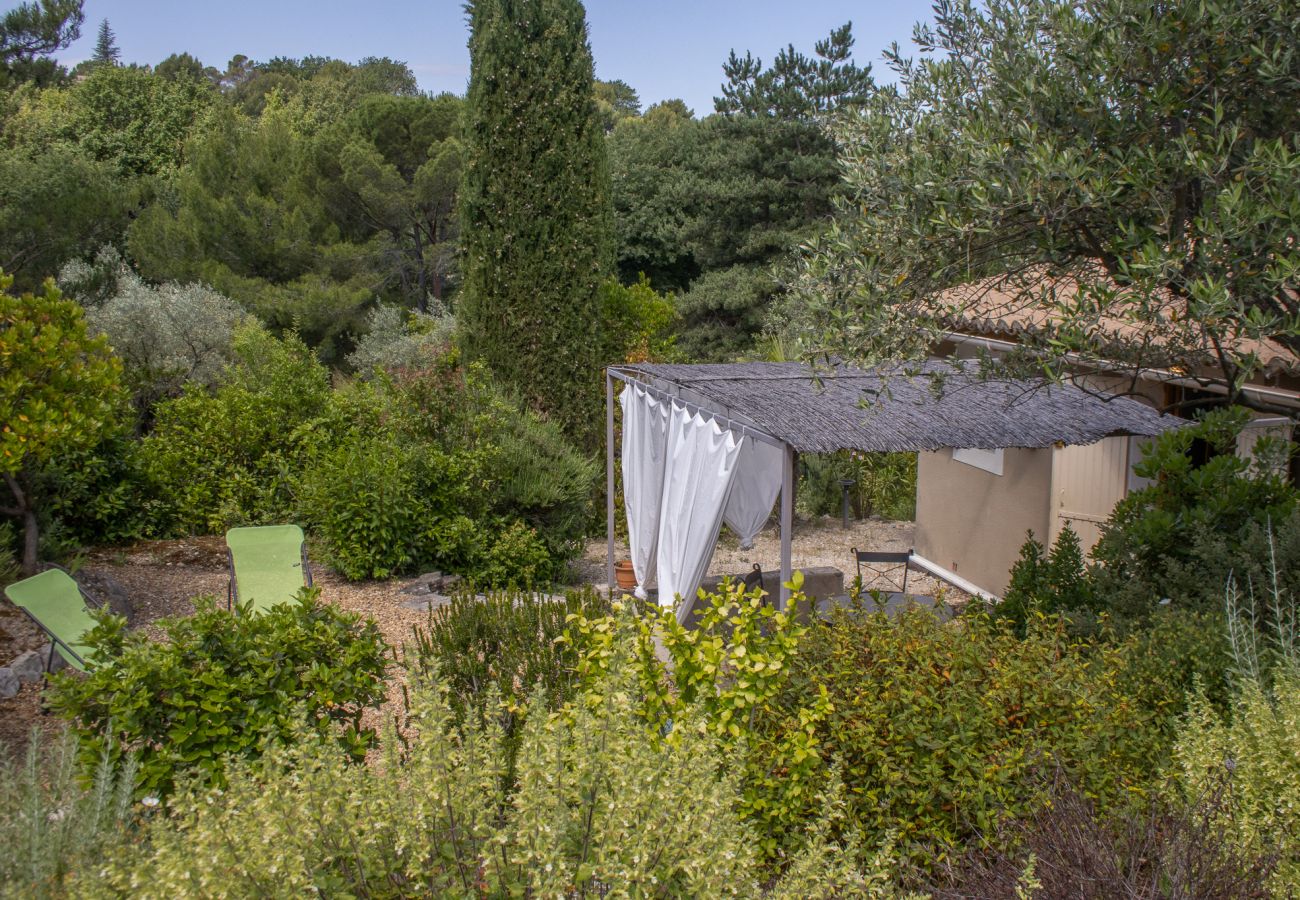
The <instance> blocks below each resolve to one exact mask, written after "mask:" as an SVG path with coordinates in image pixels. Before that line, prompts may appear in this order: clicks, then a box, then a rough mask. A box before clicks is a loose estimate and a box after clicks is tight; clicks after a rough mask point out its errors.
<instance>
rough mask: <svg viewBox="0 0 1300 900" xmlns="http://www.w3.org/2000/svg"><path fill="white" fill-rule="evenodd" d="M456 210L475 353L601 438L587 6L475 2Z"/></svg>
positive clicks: (605, 207)
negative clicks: (463, 158)
mask: <svg viewBox="0 0 1300 900" xmlns="http://www.w3.org/2000/svg"><path fill="white" fill-rule="evenodd" d="M466 9H467V11H468V13H469V21H470V84H469V92H468V94H467V97H466V106H467V117H466V124H465V170H464V171H465V174H464V183H463V186H462V196H461V205H460V216H461V223H462V229H463V236H462V241H463V244H462V247H463V250H462V252H463V254H464V293H463V296H462V297H461V300H460V305H459V308H458V310H457V313H458V316H459V318H460V320H461V322H462V324H463V325H464V326H465V338H466V347H467V350H468V351H469V352H470V354H471V355H472V356H474V357H476V358H481V359H482V360H484V361H485V362H486V363H487V364H488V367H489V368H490V369H491V370H492V371H493V372H494V373H495V374H496V375H498V376H499V377H500V378H501V379H502V381H503V383H504V384H505V385H506V386H507V387H508V388H510V389H511V390H513V391H515V392H516V393H518V394H519V395H520V396H521V397H523V398H524V399H525V400H526V401H527V402H528V404H529V405H530V406H532V407H533V408H535V409H539V410H542V411H544V412H546V413H547V414H549V415H550V416H552V417H553V418H554V419H555V421H557V422H559V423H560V424H561V425H562V426H563V427H564V429H565V431H566V432H567V433H568V434H570V435H572V436H574V437H576V438H579V439H580V440H581V442H582V443H583V444H585V445H588V446H591V445H594V444H595V435H596V434H597V433H598V429H597V428H596V424H595V423H596V422H597V421H598V419H597V416H596V414H595V412H596V410H597V408H598V407H597V403H598V400H599V397H600V391H599V384H600V381H599V371H600V367H601V364H602V363H604V362H606V360H602V359H601V358H600V356H599V351H600V349H601V336H600V324H601V323H600V301H599V297H598V291H599V288H600V283H601V281H602V279H603V278H604V277H605V276H607V275H609V274H610V273H611V271H612V269H613V245H612V242H611V229H610V224H611V223H610V216H611V212H612V209H611V206H610V184H609V170H608V166H607V163H606V159H605V138H604V132H603V130H602V129H601V126H600V123H599V121H598V119H597V115H596V104H595V100H594V98H593V94H592V61H591V48H590V46H589V45H588V43H587V23H586V19H585V13H584V10H583V7H582V3H581V2H579V0H472V2H470V3H469V4H468V5H467V6H466Z"/></svg>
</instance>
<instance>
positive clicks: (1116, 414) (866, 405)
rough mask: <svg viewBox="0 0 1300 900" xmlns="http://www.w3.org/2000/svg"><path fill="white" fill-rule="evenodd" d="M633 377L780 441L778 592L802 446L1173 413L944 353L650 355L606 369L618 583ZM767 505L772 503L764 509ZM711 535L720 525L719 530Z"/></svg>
mask: <svg viewBox="0 0 1300 900" xmlns="http://www.w3.org/2000/svg"><path fill="white" fill-rule="evenodd" d="M615 382H623V383H624V384H625V385H627V386H629V387H632V386H635V387H636V388H639V389H641V390H643V391H645V392H646V393H648V394H649V395H651V396H653V397H655V398H656V399H657V400H659V401H660V402H663V403H667V404H670V405H671V406H672V408H674V409H676V408H679V407H680V408H684V409H685V410H687V411H688V412H690V413H691V414H693V415H696V414H697V415H699V416H701V417H703V418H705V419H708V420H712V421H713V422H715V423H716V424H717V426H718V427H719V428H722V429H725V430H730V431H731V432H733V434H736V435H738V436H740V437H741V438H742V439H750V440H753V441H757V442H761V443H764V444H768V445H771V446H773V447H776V448H779V450H780V451H781V457H780V458H781V460H782V462H781V489H780V534H781V584H782V587H781V592H780V606H781V607H782V608H784V606H785V604H786V601H787V599H788V595H789V591H788V589H787V588H786V587H785V583H786V582H788V581H789V580H790V576H791V574H792V570H791V556H792V548H791V538H792V524H793V519H794V471H795V456H796V454H797V453H829V452H834V451H837V450H857V451H862V452H915V451H923V450H937V449H941V448H945V447H953V448H974V449H984V450H995V449H1001V448H1045V447H1052V446H1061V445H1067V444H1091V443H1094V442H1096V441H1099V440H1101V439H1102V438H1106V437H1112V436H1138V437H1154V436H1156V435H1158V434H1160V433H1162V432H1164V431H1166V430H1169V429H1170V428H1174V427H1178V424H1179V422H1178V420H1174V419H1172V418H1170V417H1167V416H1161V415H1160V414H1159V413H1157V412H1156V411H1155V410H1152V409H1150V408H1149V407H1147V406H1144V405H1143V404H1141V403H1139V402H1137V401H1135V400H1132V399H1129V398H1125V397H1113V398H1102V397H1099V396H1096V395H1095V394H1092V393H1089V392H1086V391H1084V390H1082V389H1080V388H1078V387H1075V386H1073V385H1059V384H1047V383H1043V382H1035V381H1024V380H996V381H983V380H979V379H977V378H974V377H972V376H970V375H967V374H965V373H963V372H962V371H960V370H959V369H956V368H954V367H953V366H952V365H951V364H949V363H944V362H930V363H927V364H925V365H924V366H918V367H912V368H911V369H904V368H903V367H901V366H899V367H884V368H881V369H879V370H877V371H874V372H867V371H863V370H861V369H856V368H853V367H851V366H847V365H836V366H834V367H830V368H825V369H813V368H812V367H810V366H808V365H806V364H803V363H764V362H755V363H728V364H705V365H678V364H650V363H642V364H635V365H622V366H611V367H610V368H609V369H607V370H606V378H605V398H606V416H605V428H606V460H605V462H606V497H607V502H606V517H607V531H606V536H607V542H608V559H607V569H606V574H607V583H608V584H610V585H611V586H612V585H613V583H614V488H615V484H614V384H615ZM769 511H770V510H769ZM714 539H715V540H716V534H715V536H714Z"/></svg>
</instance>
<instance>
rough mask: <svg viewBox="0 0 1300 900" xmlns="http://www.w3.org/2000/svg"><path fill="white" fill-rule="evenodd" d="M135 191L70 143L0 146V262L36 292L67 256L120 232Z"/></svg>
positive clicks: (17, 280)
mask: <svg viewBox="0 0 1300 900" xmlns="http://www.w3.org/2000/svg"><path fill="white" fill-rule="evenodd" d="M138 196H139V191H138V189H137V186H136V185H135V183H134V182H132V181H131V180H129V179H124V178H123V177H122V176H121V175H120V174H119V173H118V172H117V171H116V169H115V168H114V167H113V166H112V165H110V164H108V163H104V162H99V161H97V160H94V159H91V158H90V157H89V156H88V155H87V154H86V153H85V152H83V151H82V150H79V149H78V148H76V147H69V146H66V145H54V146H51V147H49V148H45V149H39V148H33V147H16V148H13V149H6V148H0V268H3V269H4V270H5V271H6V272H8V273H9V274H10V277H12V278H13V279H14V284H15V285H16V286H17V289H18V290H22V291H33V290H36V289H37V288H38V287H39V286H40V283H41V281H42V279H44V278H46V277H47V276H49V275H50V274H52V273H54V272H56V271H58V268H59V266H60V265H62V264H63V262H65V261H66V260H68V259H71V258H73V257H78V256H82V255H85V254H87V253H90V252H92V251H93V250H94V249H95V248H96V247H98V246H100V245H101V244H103V243H105V242H108V241H114V240H117V239H119V238H120V236H121V234H122V232H123V231H124V230H125V229H126V227H127V225H128V224H129V222H130V215H131V214H132V213H133V212H134V211H135V209H136V208H137V203H138Z"/></svg>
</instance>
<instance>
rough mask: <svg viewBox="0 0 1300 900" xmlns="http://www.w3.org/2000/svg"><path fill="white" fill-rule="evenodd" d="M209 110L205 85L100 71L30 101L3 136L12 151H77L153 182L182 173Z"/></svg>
mask: <svg viewBox="0 0 1300 900" xmlns="http://www.w3.org/2000/svg"><path fill="white" fill-rule="evenodd" d="M213 103H214V95H213V92H212V90H211V89H210V88H209V87H208V86H207V85H206V84H203V83H202V82H197V81H192V80H189V79H169V78H163V77H161V76H159V75H155V74H153V73H152V72H150V71H148V70H147V69H143V68H139V67H137V66H105V65H99V66H95V67H94V68H93V69H91V71H90V74H88V75H87V76H86V77H85V78H84V79H82V80H81V81H79V82H78V83H76V84H73V85H69V86H68V87H66V88H59V89H55V90H46V91H42V92H40V94H39V95H37V96H35V97H34V98H32V99H30V100H29V101H28V102H27V103H25V104H24V105H23V106H22V108H21V109H20V110H19V111H18V112H17V113H16V114H15V115H14V117H13V119H11V120H10V122H9V124H8V125H7V127H6V131H7V132H9V133H10V134H12V135H13V138H12V140H13V141H14V143H15V145H17V146H25V147H31V148H33V149H36V148H41V149H45V148H50V147H53V146H55V145H60V144H62V145H67V146H74V147H80V148H81V149H82V150H84V151H85V152H86V153H87V154H89V155H90V156H91V157H93V158H94V159H97V160H102V161H104V162H110V163H112V164H114V165H115V166H116V167H117V168H118V169H119V170H120V171H121V172H122V174H123V175H158V174H163V173H171V172H174V171H175V170H176V169H177V168H178V167H179V166H180V165H181V163H182V162H183V160H184V158H185V146H186V142H187V141H188V139H189V138H190V136H191V135H192V134H193V132H194V130H195V128H196V126H197V125H198V124H199V123H200V122H201V121H202V120H203V118H204V116H205V114H206V113H207V112H208V111H209V110H210V109H211V108H212V105H213Z"/></svg>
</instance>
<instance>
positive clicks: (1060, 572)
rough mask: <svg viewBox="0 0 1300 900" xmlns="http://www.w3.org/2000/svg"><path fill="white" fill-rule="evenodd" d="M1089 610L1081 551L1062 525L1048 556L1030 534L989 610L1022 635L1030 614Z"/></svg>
mask: <svg viewBox="0 0 1300 900" xmlns="http://www.w3.org/2000/svg"><path fill="white" fill-rule="evenodd" d="M1092 608H1093V592H1092V583H1091V581H1090V580H1089V578H1088V574H1087V571H1086V570H1085V568H1084V560H1083V548H1082V547H1081V546H1080V545H1079V536H1078V535H1076V534H1075V533H1074V529H1073V528H1071V527H1070V526H1069V525H1066V526H1065V527H1064V528H1063V529H1061V533H1060V534H1059V535H1057V537H1056V543H1055V544H1053V545H1052V550H1051V552H1050V553H1044V548H1043V545H1042V544H1040V543H1039V542H1038V541H1036V540H1034V533H1033V532H1032V531H1031V532H1029V534H1028V535H1027V536H1026V538H1025V542H1024V544H1022V545H1021V547H1020V558H1019V559H1017V560H1016V562H1015V565H1013V566H1012V567H1011V581H1010V584H1008V585H1007V592H1006V595H1005V596H1004V597H1003V598H1002V600H1001V602H999V603H997V604H996V605H995V606H993V608H992V613H993V616H994V618H997V619H1006V620H1008V621H1010V622H1012V623H1013V624H1014V625H1015V628H1016V631H1017V632H1018V633H1019V634H1021V635H1023V634H1024V633H1025V629H1026V627H1027V626H1028V622H1029V619H1030V618H1031V616H1032V615H1033V614H1034V613H1055V612H1071V611H1080V610H1091V609H1092Z"/></svg>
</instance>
